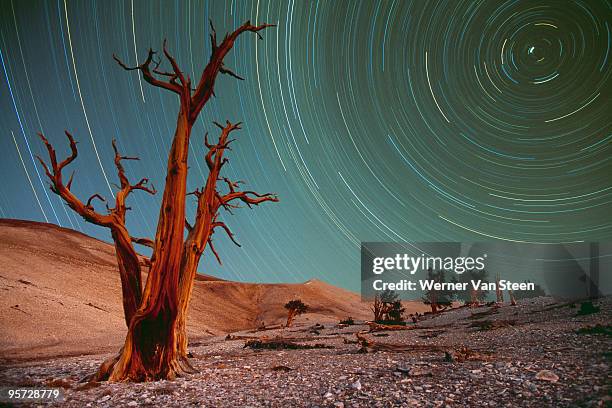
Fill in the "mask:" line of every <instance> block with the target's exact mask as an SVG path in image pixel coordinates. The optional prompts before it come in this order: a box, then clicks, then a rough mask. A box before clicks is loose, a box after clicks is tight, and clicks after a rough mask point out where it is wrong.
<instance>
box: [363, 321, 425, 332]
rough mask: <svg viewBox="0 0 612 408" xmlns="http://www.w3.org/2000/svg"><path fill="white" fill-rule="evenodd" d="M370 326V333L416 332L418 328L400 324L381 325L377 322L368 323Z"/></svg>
mask: <svg viewBox="0 0 612 408" xmlns="http://www.w3.org/2000/svg"><path fill="white" fill-rule="evenodd" d="M368 326H370V333H372V332H377V331H397V330H414V329H416V328H417V326H404V325H399V324H397V325H396V324H379V323H375V322H368Z"/></svg>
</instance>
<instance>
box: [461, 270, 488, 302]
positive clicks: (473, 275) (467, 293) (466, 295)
mask: <svg viewBox="0 0 612 408" xmlns="http://www.w3.org/2000/svg"><path fill="white" fill-rule="evenodd" d="M472 281H481V282H483V283H488V282H489V280H488V273H487V271H485V270H484V269H482V270H476V269H473V270H469V271H465V272H464V273H462V274H460V275H459V279H457V280H456V282H459V283H467V286H466V290H460V291H457V300H460V301H463V303H465V304H467V305H475V304H479V303H481V302H484V301H485V299H486V298H487V295H488V294H489V291H488V290H481V289H474V287H473V285H472Z"/></svg>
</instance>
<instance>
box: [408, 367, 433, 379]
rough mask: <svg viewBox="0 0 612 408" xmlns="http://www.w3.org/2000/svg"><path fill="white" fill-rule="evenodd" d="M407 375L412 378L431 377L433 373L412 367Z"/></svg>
mask: <svg viewBox="0 0 612 408" xmlns="http://www.w3.org/2000/svg"><path fill="white" fill-rule="evenodd" d="M409 375H411V376H412V377H429V376H431V375H433V373H432V372H431V370H428V369H426V368H419V367H413V368H412V369H411V370H410V372H409Z"/></svg>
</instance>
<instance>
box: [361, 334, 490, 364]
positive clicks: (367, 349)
mask: <svg viewBox="0 0 612 408" xmlns="http://www.w3.org/2000/svg"><path fill="white" fill-rule="evenodd" d="M363 333H365V332H358V333H355V336H356V337H357V343H358V344H360V345H361V348H360V349H359V352H360V353H372V352H377V351H388V352H394V353H423V352H425V353H427V352H433V353H444V360H445V361H448V362H463V361H489V360H491V359H492V354H491V353H490V352H481V351H476V350H471V349H469V348H467V347H465V346H459V347H450V346H444V345H433V344H394V343H381V342H377V341H374V340H370V339H367V338H366V337H365V336H364V335H363Z"/></svg>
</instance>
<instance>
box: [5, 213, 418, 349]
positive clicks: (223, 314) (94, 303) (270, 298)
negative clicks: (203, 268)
mask: <svg viewBox="0 0 612 408" xmlns="http://www.w3.org/2000/svg"><path fill="white" fill-rule="evenodd" d="M143 279H144V277H143ZM120 293H121V290H120V283H119V273H118V271H117V267H116V264H115V254H114V250H113V247H112V246H111V245H109V244H107V243H105V242H102V241H99V240H97V239H94V238H91V237H89V236H86V235H84V234H81V233H79V232H76V231H72V230H68V229H64V228H60V227H57V226H55V225H51V224H43V223H36V222H29V221H17V220H0V350H1V352H0V358H9V359H11V358H33V357H44V356H52V355H62V354H79V353H92V352H105V351H112V350H115V349H117V348H118V347H119V346H120V345H121V343H122V341H123V338H124V335H125V330H126V328H125V323H124V321H123V312H122V307H121V297H120V296H121V295H120ZM292 298H301V299H302V300H303V301H304V302H305V303H306V304H308V305H309V306H310V307H311V312H312V313H310V314H306V315H304V316H301V317H300V318H299V319H298V323H299V322H305V321H311V322H312V323H314V322H323V321H337V320H338V319H339V318H344V317H346V316H352V317H354V318H355V319H367V318H369V317H370V312H369V308H368V305H365V304H363V303H362V302H361V301H360V297H359V295H357V294H355V293H352V292H349V291H346V290H343V289H340V288H337V287H334V286H331V285H328V284H326V283H324V282H321V281H317V280H311V281H307V282H305V283H301V284H254V283H238V282H230V281H223V280H217V279H216V278H213V277H210V276H204V275H199V276H198V280H197V282H196V284H195V288H194V292H193V301H192V307H191V312H190V315H189V320H188V329H189V332H190V333H191V336H192V338H194V339H195V338H198V337H201V336H207V335H211V334H223V333H225V332H231V331H237V330H244V329H248V328H252V327H256V326H258V325H260V324H261V323H264V322H265V324H266V325H272V324H275V323H280V322H281V321H282V320H283V318H284V317H285V310H284V308H283V305H284V304H285V303H286V302H287V301H288V300H290V299H292ZM416 307H422V305H421V306H416ZM409 309H410V307H409Z"/></svg>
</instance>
